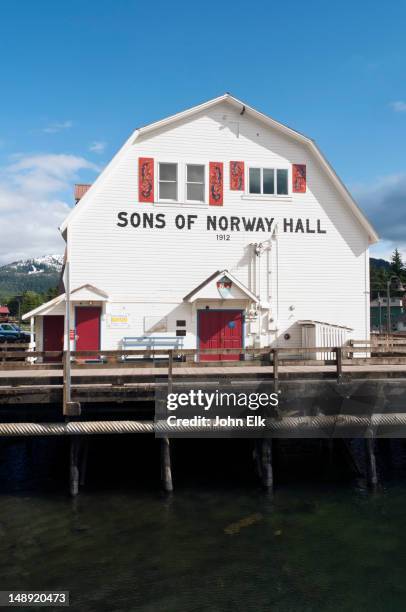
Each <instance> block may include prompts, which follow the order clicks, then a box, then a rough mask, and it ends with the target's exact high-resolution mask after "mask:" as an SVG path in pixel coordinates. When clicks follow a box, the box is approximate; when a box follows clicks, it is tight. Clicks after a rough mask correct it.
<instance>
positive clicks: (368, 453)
mask: <svg viewBox="0 0 406 612" xmlns="http://www.w3.org/2000/svg"><path fill="white" fill-rule="evenodd" d="M365 459H366V465H367V480H368V484H369V485H370V486H371V487H372V488H375V487H376V486H377V485H378V472H377V469H376V457H375V439H374V438H373V437H368V438H365Z"/></svg>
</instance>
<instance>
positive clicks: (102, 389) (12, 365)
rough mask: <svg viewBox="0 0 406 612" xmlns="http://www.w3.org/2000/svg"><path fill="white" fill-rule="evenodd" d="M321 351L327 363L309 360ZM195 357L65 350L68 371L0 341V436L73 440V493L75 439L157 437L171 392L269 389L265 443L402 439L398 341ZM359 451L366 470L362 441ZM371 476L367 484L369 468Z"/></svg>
mask: <svg viewBox="0 0 406 612" xmlns="http://www.w3.org/2000/svg"><path fill="white" fill-rule="evenodd" d="M204 352H205V353H209V354H210V353H216V350H212V351H210V350H206V351H204ZM227 352H229V353H232V354H233V357H235V354H236V349H229V350H228V351H226V350H224V351H222V353H225V354H227ZM320 353H322V354H323V355H325V356H326V359H322V360H316V359H314V358H313V356H314V355H315V354H320ZM201 355H202V353H199V352H198V351H195V350H180V349H179V350H176V351H172V350H167V349H163V350H156V351H153V352H151V351H145V350H126V351H97V352H96V351H93V352H83V351H82V352H80V353H79V352H72V353H71V363H70V367H69V368H68V367H67V355H66V353H55V352H52V353H50V352H38V351H33V350H28V348H27V347H22V346H21V345H17V346H10V345H1V346H0V436H14V435H22V436H31V435H69V436H71V440H72V448H71V491H72V492H73V493H77V491H78V481H77V477H78V476H77V475H78V470H79V467H78V465H79V463H80V459H79V457H80V456H81V454H82V450H81V449H82V446H83V438H84V437H86V435H89V434H93V435H94V434H100V433H111V434H117V433H129V432H130V433H153V432H154V431H155V432H156V427H157V424H156V422H155V423H154V401H155V395H156V393H157V391H161V392H164V393H165V392H168V390H170V389H173V388H174V387H176V388H179V386H183V387H185V388H188V387H189V386H190V385H199V386H204V387H205V388H206V387H207V388H210V389H216V388H219V387H221V386H223V385H228V386H230V385H231V386H233V385H234V386H236V387H237V386H238V388H241V389H253V388H267V389H273V390H275V391H277V392H278V393H280V396H281V403H280V407H279V408H278V410H277V411H276V412H275V414H274V415H273V416H272V417H271V418H270V419H269V423H268V426H269V430H270V431H272V434H270V437H278V436H279V437H283V436H285V437H295V436H296V437H300V436H302V437H303V436H305V437H351V436H352V437H366V438H368V439H369V440H370V439H371V438H372V439H374V438H375V437H376V436H379V435H387V436H388V435H396V434H399V431H400V430H401V431H402V432H404V434H405V435H406V345H405V344H403V343H397V344H392V345H391V346H390V347H389V346H388V345H385V346H372V345H371V344H368V343H356V344H354V345H351V346H346V347H307V348H303V347H300V348H298V347H295V348H291V349H286V348H279V349H278V348H269V347H268V348H261V349H246V350H241V351H239V360H238V361H223V362H219V361H216V362H211V361H201V360H200V358H201ZM309 356H311V357H312V358H311V359H308V358H307V357H309ZM68 373H69V375H68ZM67 390H69V393H67ZM377 398H380V401H379V402H377ZM265 440H266V439H263V440H262V442H260V445H261V450H260V451H259V453H260V456H261V457H262V459H261V461H263V464H262V468H261V470H262V472H261V473H262V474H263V475H264V484H266V482H268V483H269V482H272V477H271V475H270V474H271V472H270V470H271V467H272V466H271V462H272V460H271V451H270V446H269V445H270V442H269V440H268V441H265ZM78 445H79V446H78ZM161 445H162V446H161V451H162V455H161V457H162V474H163V482H164V487H165V489H166V490H168V491H170V490H172V488H173V484H172V476H171V466H170V443H169V440H168V438H167V437H165V436H164V437H163V438H162V441H161ZM366 449H367V453H368V456H369V457H370V463H371V465H374V461H375V458H374V456H373V444H372V445H371V442H370V441H369V442H368V443H367V446H366ZM371 469H372V468H371ZM371 478H372V480H371V482H372V481H375V480H374V479H376V470H375V469H372V476H371ZM267 486H268V485H267Z"/></svg>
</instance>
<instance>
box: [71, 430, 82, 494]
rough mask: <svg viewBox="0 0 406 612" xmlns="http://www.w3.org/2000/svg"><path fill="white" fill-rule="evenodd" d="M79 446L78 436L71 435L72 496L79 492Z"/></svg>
mask: <svg viewBox="0 0 406 612" xmlns="http://www.w3.org/2000/svg"><path fill="white" fill-rule="evenodd" d="M79 446H80V440H79V438H78V436H72V437H71V440H70V494H71V495H72V496H76V495H77V494H78V493H79Z"/></svg>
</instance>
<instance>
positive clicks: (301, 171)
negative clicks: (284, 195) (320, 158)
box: [292, 164, 306, 193]
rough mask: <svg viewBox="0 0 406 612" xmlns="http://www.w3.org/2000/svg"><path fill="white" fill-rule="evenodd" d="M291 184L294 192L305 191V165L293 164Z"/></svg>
mask: <svg viewBox="0 0 406 612" xmlns="http://www.w3.org/2000/svg"><path fill="white" fill-rule="evenodd" d="M292 184H293V192H294V193H306V165H305V164H293V166H292Z"/></svg>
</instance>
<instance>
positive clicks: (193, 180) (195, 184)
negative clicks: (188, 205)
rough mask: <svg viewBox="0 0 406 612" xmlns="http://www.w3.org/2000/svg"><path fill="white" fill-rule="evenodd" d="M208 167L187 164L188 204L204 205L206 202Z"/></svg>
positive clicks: (186, 198)
mask: <svg viewBox="0 0 406 612" xmlns="http://www.w3.org/2000/svg"><path fill="white" fill-rule="evenodd" d="M205 178H206V167H205V166H204V164H186V194H185V196H186V197H185V200H186V201H187V202H198V203H200V204H201V203H203V202H205V201H206V197H205V193H206V185H205Z"/></svg>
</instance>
